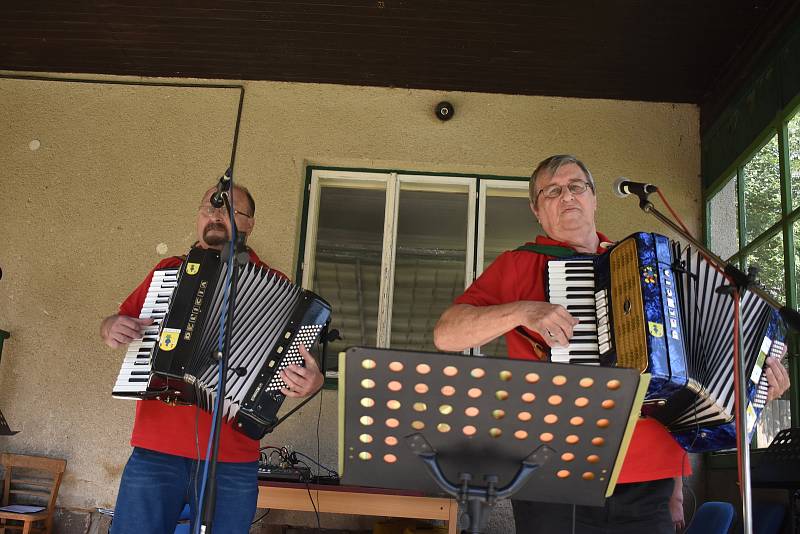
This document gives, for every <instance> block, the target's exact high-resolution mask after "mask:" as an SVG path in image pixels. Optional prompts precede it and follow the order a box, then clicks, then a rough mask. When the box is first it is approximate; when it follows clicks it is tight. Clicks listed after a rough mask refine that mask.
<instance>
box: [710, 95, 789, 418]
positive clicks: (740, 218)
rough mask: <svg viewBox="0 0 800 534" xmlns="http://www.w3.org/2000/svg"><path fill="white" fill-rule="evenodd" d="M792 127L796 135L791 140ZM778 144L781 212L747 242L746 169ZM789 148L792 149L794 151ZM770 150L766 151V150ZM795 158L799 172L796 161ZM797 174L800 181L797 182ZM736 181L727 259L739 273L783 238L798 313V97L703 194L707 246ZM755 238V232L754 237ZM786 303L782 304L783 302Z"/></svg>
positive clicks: (786, 271) (786, 269)
mask: <svg viewBox="0 0 800 534" xmlns="http://www.w3.org/2000/svg"><path fill="white" fill-rule="evenodd" d="M790 122H791V123H792V125H793V127H794V128H795V130H794V131H793V132H792V135H791V138H790ZM774 142H776V144H777V155H778V177H779V192H780V206H779V213H778V214H776V215H775V216H773V217H772V220H770V221H768V223H767V224H768V225H767V226H766V227H762V228H760V229H759V231H758V232H757V233H756V235H750V236H749V237H748V226H747V218H748V212H747V203H746V198H745V195H746V187H745V179H746V166H747V165H748V163H750V162H751V161H753V160H754V158H756V157H757V156H758V155H759V154H760V153H761V151H762V150H769V149H770V148H772V147H768V145H769V144H770V143H774ZM790 144H791V145H792V146H791V147H790ZM765 147H767V148H765ZM791 156H794V158H795V160H794V161H795V164H794V168H793V165H792V158H791ZM792 170H794V171H795V174H796V175H798V176H795V177H792V174H791V173H792ZM731 181H734V182H735V187H736V190H735V191H736V195H735V198H736V214H735V215H736V237H737V244H736V246H735V247H734V248H735V249H736V252H735V253H733V254H732V255H730V256H729V257H728V258H727V259H728V261H730V262H734V263H735V264H736V265H738V267H740V268H742V269H745V268H746V267H747V265H746V261H747V258H748V256H749V255H752V254H753V253H754V252H756V251H758V250H759V249H760V248H761V247H764V246H765V245H767V244H768V243H769V241H770V240H771V239H774V238H777V237H780V239H781V241H782V250H783V284H784V295H783V296H784V298H785V303H786V304H787V305H788V306H790V307H792V308H794V309H797V308H798V282H799V280H798V278H800V276H798V275H800V273H798V270H797V269H798V267H800V265H797V263H798V261H797V257H798V249H800V238H796V236H797V235H800V231H799V230H798V228H800V196H797V195H796V196H797V198H795V199H793V198H792V182H793V181H794V187H795V188H797V185H798V183H800V95H798V96H797V97H796V98H795V99H794V100H793V101H792V102H791V104H790V105H789V106H787V107H786V108H785V109H784V110H781V111H780V112H779V113H777V114H776V116H775V117H774V119H773V120H772V121H771V122H770V124H769V125H768V126H767V128H765V129H764V130H763V131H762V132H761V134H760V135H759V136H758V137H757V138H756V140H755V141H754V142H753V143H751V145H750V146H749V147H748V148H747V149H746V150H745V151H744V152H743V153H742V154H740V156H739V157H738V158H736V160H735V161H734V162H733V164H731V165H730V166H729V167H728V168H727V169H726V170H725V172H723V173H722V174H721V175H720V176H718V177H717V178H716V179H715V180H714V181H713V182H712V184H711V185H710V187H709V188H708V189H707V190H706V191H705V193H704V215H705V217H704V220H705V224H704V228H705V240H706V243H712V242H713V241H714V235H713V234H712V226H713V225H712V219H713V217H714V213H713V210H712V203H713V201H714V200H715V196H716V195H717V194H719V193H720V192H721V191H723V189H725V188H726V187H729V186H730V183H731ZM750 233H751V234H752V229H751V232H750ZM779 300H783V299H779ZM798 353H800V336H798V335H797V334H796V333H791V332H790V335H789V356H788V358H789V373H790V379H791V381H792V388H791V389H790V390H789V392H788V399H789V401H790V406H791V424H792V426H794V427H796V426H798V423H799V422H800V357H798Z"/></svg>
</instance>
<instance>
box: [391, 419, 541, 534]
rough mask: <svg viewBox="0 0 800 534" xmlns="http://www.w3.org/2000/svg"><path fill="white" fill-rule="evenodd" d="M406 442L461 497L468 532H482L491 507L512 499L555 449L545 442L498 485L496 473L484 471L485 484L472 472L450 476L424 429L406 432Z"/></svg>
mask: <svg viewBox="0 0 800 534" xmlns="http://www.w3.org/2000/svg"><path fill="white" fill-rule="evenodd" d="M406 443H407V444H408V446H409V447H410V448H411V451H412V452H413V453H414V454H415V455H416V456H417V458H419V459H420V460H421V461H422V462H423V464H424V465H425V468H426V470H427V471H428V474H430V475H431V477H432V478H433V480H434V481H435V482H436V484H437V485H438V486H439V487H440V488H441V489H442V490H443V491H444V492H446V493H447V494H449V495H451V496H453V497H455V498H456V500H458V503H459V504H460V505H462V506H464V508H465V510H466V511H465V513H464V515H466V516H467V525H466V529H465V531H466V532H469V533H470V534H480V533H481V532H483V531H484V530H485V529H486V524H487V522H488V520H489V515H490V513H491V509H492V508H493V507H494V505H495V504H496V503H497V501H498V500H500V499H508V498H510V497H511V496H512V495H513V494H514V493H516V492H517V491H518V490H520V489H521V488H522V487H523V486H524V485H525V483H526V482H527V481H528V479H529V478H530V477H531V475H533V473H534V472H535V471H536V470H537V469H538V468H539V467H541V466H542V465H544V464H545V463H547V461H548V460H549V459H550V458H551V457H552V455H553V450H552V449H550V447H548V446H546V445H542V446H540V447H539V448H537V449H536V450H535V451H534V452H533V453H531V454H530V455H529V456H528V457H527V458H525V459H523V460H522V462H521V464H520V467H519V470H518V471H517V472H516V474H515V475H514V477H513V478H512V479H511V481H510V482H509V483H508V484H507V485H505V486H504V487H502V488H497V481H498V479H499V477H498V476H497V475H493V474H484V476H483V478H484V480H485V481H486V484H485V485H478V484H470V482H471V481H472V479H473V475H472V473H468V472H461V473H459V484H454V483H453V482H451V481H450V480H448V479H447V477H446V476H445V474H444V472H443V471H442V468H441V467H440V466H439V460H438V455H437V453H436V451H435V450H434V449H433V447H431V445H430V444H429V443H428V441H427V440H426V439H425V437H424V436H423V435H422V434H421V433H415V434H411V435H409V436H406Z"/></svg>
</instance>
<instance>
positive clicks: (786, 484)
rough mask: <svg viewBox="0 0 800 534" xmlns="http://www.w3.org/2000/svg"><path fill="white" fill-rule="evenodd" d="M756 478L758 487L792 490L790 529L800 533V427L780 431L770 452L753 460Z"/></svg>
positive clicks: (754, 482) (773, 441)
mask: <svg viewBox="0 0 800 534" xmlns="http://www.w3.org/2000/svg"><path fill="white" fill-rule="evenodd" d="M752 481H753V486H754V487H760V488H782V489H785V490H787V491H788V492H789V513H790V523H791V529H790V530H789V532H792V533H800V428H796V427H795V428H785V429H783V430H781V431H780V432H778V434H777V435H776V436H775V437H774V438H773V440H772V443H770V444H769V447H767V450H766V452H764V454H762V455H760V456H759V457H758V459H757V460H756V461H754V462H753V473H752Z"/></svg>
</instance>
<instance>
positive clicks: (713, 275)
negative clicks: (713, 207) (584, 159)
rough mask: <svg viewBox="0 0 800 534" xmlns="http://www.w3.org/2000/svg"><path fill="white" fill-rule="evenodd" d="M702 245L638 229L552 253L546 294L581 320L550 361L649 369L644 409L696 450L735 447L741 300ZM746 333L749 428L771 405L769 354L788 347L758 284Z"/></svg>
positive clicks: (744, 306) (745, 311)
mask: <svg viewBox="0 0 800 534" xmlns="http://www.w3.org/2000/svg"><path fill="white" fill-rule="evenodd" d="M724 285H727V281H726V279H725V277H724V276H723V275H722V274H721V273H720V272H719V271H717V270H716V269H715V268H714V267H713V266H712V265H711V264H710V263H709V262H707V261H706V259H705V258H704V257H703V255H702V254H700V253H699V252H698V251H695V250H693V249H691V248H690V247H683V246H682V245H681V244H679V243H677V242H672V241H670V240H669V239H667V238H666V237H664V236H662V235H658V234H651V233H637V234H633V235H631V236H630V237H628V238H626V239H624V240H622V241H620V242H619V243H618V244H616V245H615V246H614V247H613V248H612V249H611V250H610V251H609V252H608V253H606V254H603V255H600V256H574V257H570V258H562V259H554V260H550V261H549V262H548V300H549V301H550V302H551V303H555V304H561V305H563V306H564V307H566V308H567V311H569V312H570V313H571V314H572V315H574V316H575V317H576V318H578V319H579V321H580V323H579V324H578V325H577V326H576V328H575V331H574V334H573V338H572V339H570V343H569V346H568V347H566V348H563V347H557V348H553V349H552V351H551V361H554V362H562V363H579V364H595V365H618V366H622V367H631V368H635V369H639V371H640V372H643V373H645V372H646V373H650V375H651V380H650V386H649V388H648V392H647V395H646V397H645V402H644V406H643V408H642V413H643V414H644V415H647V416H650V417H654V418H656V419H658V420H659V421H660V422H662V423H663V424H664V426H666V427H667V429H669V431H670V432H671V433H672V435H673V437H674V438H675V439H676V441H678V443H680V445H681V446H682V447H683V448H684V449H686V450H688V451H690V452H701V451H710V450H721V449H726V448H732V447H735V446H736V429H735V421H734V415H735V414H734V412H735V410H734V374H733V371H734V357H733V354H734V352H733V340H734V337H733V325H734V303H733V299H732V298H731V297H730V296H729V295H727V294H724V293H722V292H720V291H717V290H718V289H719V288H720V287H722V286H724ZM740 305H741V311H742V323H741V325H740V326H741V328H740V335H741V336H742V341H743V352H744V362H745V371H746V376H747V377H748V380H747V384H746V385H743V387H745V388H746V391H747V399H746V402H747V414H748V417H747V421H746V425H745V427H744V428H745V429H746V430H747V432H748V435H749V436H751V435H752V433H753V431H754V429H755V425H756V423H757V420H758V418H759V417H760V415H761V412H762V410H763V409H764V406H765V404H766V398H767V386H768V385H767V380H766V376H765V374H764V372H763V370H764V361H765V359H766V358H767V356H774V357H777V358H779V359H780V358H782V357H783V356H784V355H785V354H786V349H787V347H786V344H785V338H786V324H785V323H784V321H783V319H782V318H781V317H780V316H779V314H778V312H777V311H776V310H774V309H773V308H771V307H770V306H769V305H768V304H767V303H766V302H764V300H763V299H761V298H760V297H758V296H757V295H756V294H755V293H752V292H745V293H744V294H743V295H742V297H741V304H740Z"/></svg>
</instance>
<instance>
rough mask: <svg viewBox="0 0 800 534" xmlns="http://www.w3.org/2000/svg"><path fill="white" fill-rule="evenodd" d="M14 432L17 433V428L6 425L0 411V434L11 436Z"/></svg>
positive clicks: (6, 422)
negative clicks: (13, 428)
mask: <svg viewBox="0 0 800 534" xmlns="http://www.w3.org/2000/svg"><path fill="white" fill-rule="evenodd" d="M14 434H19V430H11V427H9V426H8V421H6V418H5V417H4V416H3V412H2V411H0V436H13V435H14Z"/></svg>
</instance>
